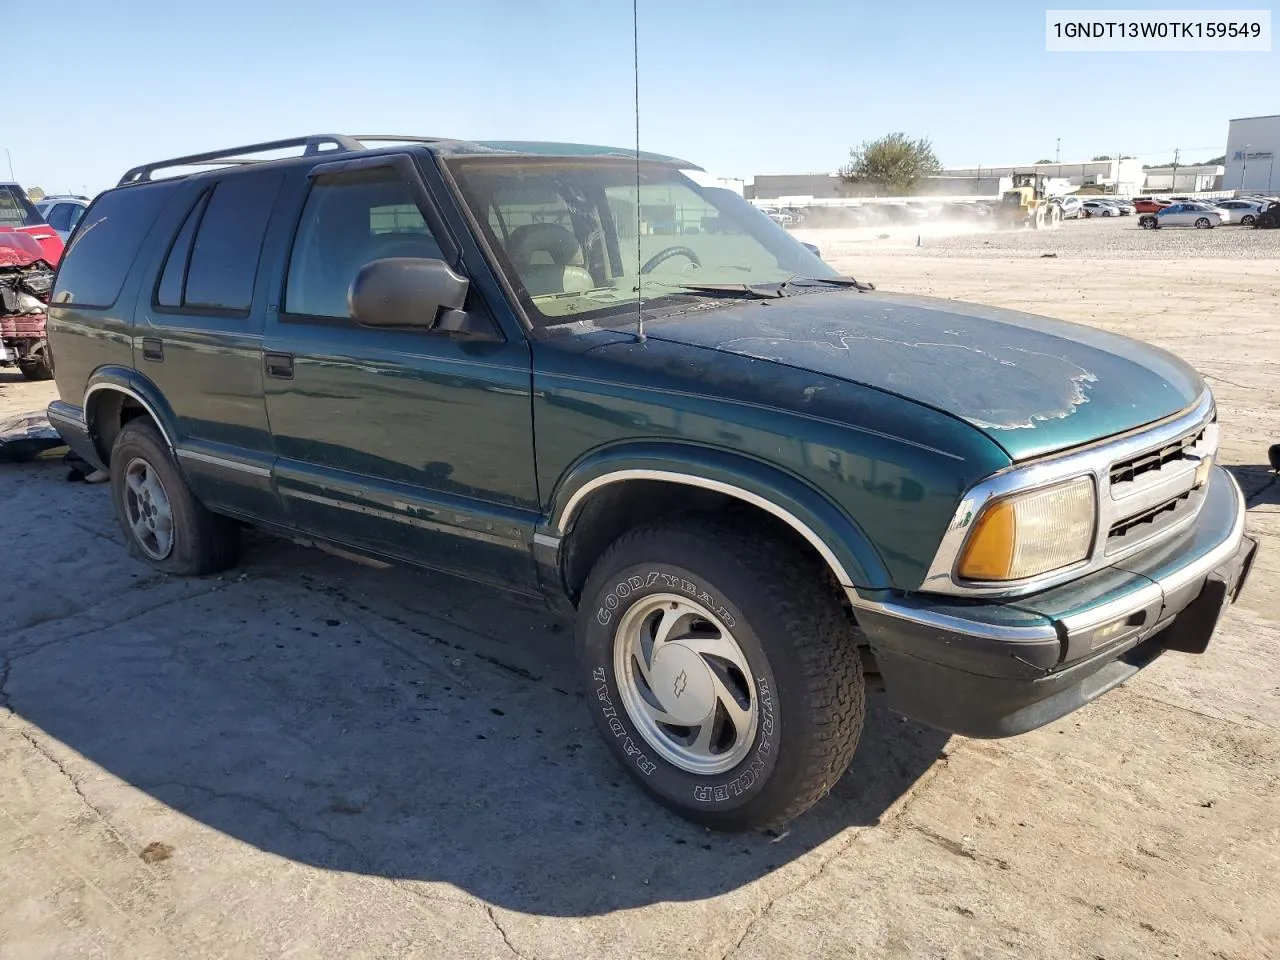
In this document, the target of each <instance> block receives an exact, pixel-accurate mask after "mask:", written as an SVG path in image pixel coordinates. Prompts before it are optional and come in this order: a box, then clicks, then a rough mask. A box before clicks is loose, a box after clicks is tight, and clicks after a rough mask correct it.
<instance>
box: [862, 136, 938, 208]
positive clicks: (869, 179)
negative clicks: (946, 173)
mask: <svg viewBox="0 0 1280 960" xmlns="http://www.w3.org/2000/svg"><path fill="white" fill-rule="evenodd" d="M941 169H942V164H941V163H939V162H938V158H937V156H936V155H935V154H934V152H933V144H932V143H930V142H929V141H928V139H925V138H921V139H919V140H912V139H910V138H908V137H907V135H906V134H905V133H890V134H888V135H887V136H883V137H881V138H880V139H878V140H864V141H862V143H861V144H860V145H859V146H857V147H855V148H854V149H852V150H850V151H849V162H848V163H847V164H845V165H844V166H843V167H841V168H840V177H841V179H842V180H844V181H845V182H847V183H869V184H873V185H875V186H877V187H883V188H884V189H885V190H887V191H888V192H889V193H890V194H891V195H898V196H901V195H904V194H908V193H910V192H911V188H912V187H914V186H915V185H916V183H918V182H919V181H920V180H923V179H924V178H925V177H928V176H932V175H933V174H935V173H937V172H938V171H939V170H941Z"/></svg>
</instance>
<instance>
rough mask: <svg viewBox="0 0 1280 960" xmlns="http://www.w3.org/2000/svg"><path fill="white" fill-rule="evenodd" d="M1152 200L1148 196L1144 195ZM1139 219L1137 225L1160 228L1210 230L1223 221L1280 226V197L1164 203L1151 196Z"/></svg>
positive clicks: (1148, 228) (1146, 227) (1255, 225)
mask: <svg viewBox="0 0 1280 960" xmlns="http://www.w3.org/2000/svg"><path fill="white" fill-rule="evenodd" d="M1144 199H1149V198H1144ZM1145 206H1146V209H1147V210H1149V211H1150V212H1144V213H1143V214H1142V215H1141V216H1140V217H1139V218H1138V225H1139V226H1141V227H1143V228H1144V229H1147V230H1156V229H1159V228H1160V227H1196V228H1197V229H1200V230H1209V229H1212V228H1213V227H1218V226H1222V225H1224V224H1238V225H1240V226H1245V227H1275V226H1280V200H1278V199H1277V198H1275V197H1236V198H1234V199H1230V200H1213V201H1208V200H1205V201H1201V200H1189V199H1188V200H1173V201H1171V202H1168V203H1166V202H1164V201H1161V200H1154V199H1151V200H1150V203H1149V204H1146V205H1145Z"/></svg>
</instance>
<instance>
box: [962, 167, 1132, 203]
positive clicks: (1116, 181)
mask: <svg viewBox="0 0 1280 960" xmlns="http://www.w3.org/2000/svg"><path fill="white" fill-rule="evenodd" d="M942 173H943V175H944V176H948V177H992V176H995V177H1010V176H1012V175H1013V174H1015V173H1040V174H1043V175H1044V176H1045V177H1048V178H1049V179H1050V180H1051V181H1058V182H1059V183H1060V184H1062V188H1060V189H1058V190H1054V191H1052V192H1056V193H1070V192H1074V191H1076V190H1078V189H1080V188H1081V187H1103V188H1104V189H1105V190H1106V192H1107V193H1119V194H1120V195H1121V196H1133V195H1134V194H1135V193H1141V192H1142V187H1143V183H1144V182H1145V179H1146V172H1145V171H1144V170H1143V169H1142V161H1141V160H1139V159H1137V158H1136V157H1126V158H1124V159H1123V160H1080V161H1068V162H1065V163H1056V162H1055V163H1018V164H1014V165H1012V166H1000V165H995V166H987V165H986V164H983V165H982V166H978V167H947V168H946V169H945V170H943V171H942Z"/></svg>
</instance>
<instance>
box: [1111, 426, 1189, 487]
mask: <svg viewBox="0 0 1280 960" xmlns="http://www.w3.org/2000/svg"><path fill="white" fill-rule="evenodd" d="M1204 433H1205V428H1204V427H1201V428H1200V429H1198V430H1196V431H1195V432H1193V433H1188V434H1187V435H1186V436H1183V437H1179V438H1178V439H1177V440H1174V441H1173V442H1172V443H1167V444H1165V445H1164V446H1162V447H1159V448H1158V449H1156V450H1147V451H1146V452H1144V453H1140V454H1138V455H1137V456H1135V457H1129V458H1128V459H1126V460H1117V461H1116V462H1115V463H1113V464H1112V465H1111V486H1112V487H1115V486H1116V485H1117V484H1124V483H1132V482H1133V481H1135V480H1137V479H1138V478H1139V477H1141V476H1142V475H1143V474H1147V473H1150V472H1151V471H1153V470H1159V469H1161V468H1162V467H1164V466H1166V465H1168V464H1171V463H1176V462H1178V461H1179V460H1183V459H1186V453H1187V451H1188V450H1189V449H1191V448H1192V447H1195V446H1196V445H1198V444H1199V443H1200V441H1202V440H1203V439H1204Z"/></svg>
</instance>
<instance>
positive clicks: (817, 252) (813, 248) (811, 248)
mask: <svg viewBox="0 0 1280 960" xmlns="http://www.w3.org/2000/svg"><path fill="white" fill-rule="evenodd" d="M800 246H802V247H804V248H805V249H806V250H808V251H809V252H810V253H812V254H813V255H814V256H815V257H817V258H818V259H819V260H821V259H822V251H821V250H819V249H818V248H817V246H816V245H815V244H812V243H805V242H804V241H803V240H801V241H800Z"/></svg>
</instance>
